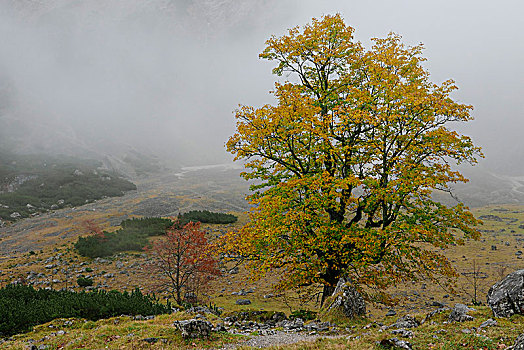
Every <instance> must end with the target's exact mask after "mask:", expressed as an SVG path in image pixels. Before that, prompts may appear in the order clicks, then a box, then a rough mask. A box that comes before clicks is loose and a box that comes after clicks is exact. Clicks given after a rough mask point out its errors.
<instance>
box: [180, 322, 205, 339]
mask: <svg viewBox="0 0 524 350" xmlns="http://www.w3.org/2000/svg"><path fill="white" fill-rule="evenodd" d="M174 325H175V326H176V327H177V328H178V329H179V330H180V331H181V332H182V337H184V338H205V337H209V334H211V330H212V329H213V325H212V324H211V322H209V321H204V320H197V319H191V320H185V321H175V323H174Z"/></svg>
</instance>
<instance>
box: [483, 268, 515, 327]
mask: <svg viewBox="0 0 524 350" xmlns="http://www.w3.org/2000/svg"><path fill="white" fill-rule="evenodd" d="M487 302H488V305H489V307H490V308H491V310H492V311H493V315H494V316H495V317H510V316H511V315H513V314H524V269H522V270H517V271H515V272H512V273H510V274H509V275H507V276H506V277H505V278H504V279H503V280H502V281H500V282H498V283H496V284H494V285H493V286H492V287H491V288H490V289H489V291H488V296H487Z"/></svg>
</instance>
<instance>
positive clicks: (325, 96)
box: [226, 15, 482, 298]
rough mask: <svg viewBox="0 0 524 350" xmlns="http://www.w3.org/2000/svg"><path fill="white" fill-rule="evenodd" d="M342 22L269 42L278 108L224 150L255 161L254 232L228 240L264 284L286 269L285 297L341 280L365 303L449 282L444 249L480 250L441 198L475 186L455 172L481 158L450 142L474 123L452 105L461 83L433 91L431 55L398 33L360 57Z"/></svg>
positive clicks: (468, 219) (465, 142)
mask: <svg viewBox="0 0 524 350" xmlns="http://www.w3.org/2000/svg"><path fill="white" fill-rule="evenodd" d="M353 32H354V29H353V28H351V27H350V26H348V25H346V24H345V23H344V21H343V19H342V18H341V16H340V15H333V16H329V15H328V16H324V17H322V18H321V19H313V20H312V22H311V23H310V24H308V25H306V26H304V27H303V28H299V27H296V28H293V29H291V30H289V32H288V34H287V35H284V36H282V37H271V38H270V39H269V40H268V41H267V47H266V48H265V50H264V51H263V52H262V53H261V54H260V57H261V58H264V59H267V60H270V61H274V62H276V64H277V66H276V68H275V69H274V70H273V73H274V74H276V75H279V76H282V75H285V76H287V77H288V80H287V81H285V82H281V83H277V84H275V90H274V92H273V94H274V96H275V98H276V104H274V105H265V106H262V107H260V108H255V107H250V106H241V107H240V108H239V109H238V110H237V111H236V119H237V131H236V133H235V134H234V135H233V136H232V137H231V138H230V139H229V141H228V142H227V148H228V150H229V151H230V152H231V153H233V154H234V155H235V157H236V158H235V159H243V160H247V162H246V168H247V170H246V172H244V173H243V174H242V176H243V177H245V178H246V179H248V180H256V182H255V183H256V184H255V185H253V186H252V189H253V191H254V194H253V195H252V196H250V200H251V202H252V203H253V204H254V208H253V209H252V210H251V212H250V219H251V220H250V222H249V223H248V224H247V225H245V226H244V227H243V228H242V230H241V231H240V232H237V233H231V234H230V235H229V236H228V237H227V238H226V241H227V242H226V247H227V249H228V250H229V251H234V252H235V253H237V254H239V255H242V256H243V257H245V258H246V259H247V261H249V264H250V266H251V267H252V271H253V272H254V274H255V275H257V274H258V275H263V274H264V273H266V272H267V271H268V270H271V269H275V268H280V269H281V270H280V271H282V278H281V281H280V287H282V288H289V287H294V286H298V285H304V284H311V283H321V284H324V285H325V286H326V288H325V293H328V292H329V291H330V290H331V288H332V287H333V286H334V285H335V284H336V282H337V280H338V279H339V278H340V277H341V276H343V275H345V276H347V277H349V278H351V279H352V281H354V283H355V284H356V285H357V286H366V288H361V290H365V291H367V292H368V294H367V297H368V298H371V297H372V295H371V294H369V291H370V290H377V291H378V292H380V291H382V290H384V289H385V288H387V287H388V286H391V285H394V284H395V283H397V282H399V281H402V280H406V279H411V280H414V279H417V278H420V277H421V276H424V277H426V278H427V277H429V278H437V277H438V276H442V275H444V276H453V275H454V270H453V268H452V267H451V265H450V263H449V262H448V261H447V260H446V259H445V257H444V256H443V255H441V254H439V253H438V250H437V249H436V248H445V247H447V246H448V245H450V244H460V243H461V242H462V240H461V238H460V236H459V235H458V234H459V233H460V235H462V237H471V238H478V237H479V232H478V231H477V230H475V229H474V228H473V227H474V225H476V224H477V220H476V219H475V218H474V217H473V215H472V214H471V213H470V212H469V211H468V208H466V207H465V206H463V205H462V204H457V205H456V206H453V207H447V206H445V205H443V204H441V203H438V202H435V201H434V200H432V198H431V194H432V192H434V191H435V190H444V191H450V187H449V185H450V184H451V183H455V182H464V181H467V180H466V179H465V178H464V177H463V176H462V175H461V174H460V173H459V172H458V171H456V170H454V169H453V168H452V165H453V164H460V163H462V162H469V163H472V164H474V163H475V162H476V158H477V157H479V156H482V154H481V152H480V149H479V148H478V147H476V146H474V145H473V143H472V141H471V139H470V138H469V137H467V136H464V135H460V134H459V133H457V132H456V131H454V130H452V129H451V128H450V124H451V123H453V122H467V121H469V120H471V119H472V117H471V114H470V113H471V110H472V106H469V105H465V104H461V103H459V102H456V101H455V100H453V99H452V97H451V93H452V92H453V91H455V90H456V89H457V87H456V86H455V84H454V82H453V81H452V80H448V81H445V82H443V83H442V84H435V83H432V82H431V81H430V80H429V73H428V71H427V70H426V69H425V68H424V66H423V65H422V62H424V60H425V58H424V57H423V56H422V51H423V47H422V45H416V46H406V45H404V44H403V43H402V40H401V37H400V36H399V35H397V34H393V33H391V34H390V35H388V36H387V37H386V38H382V39H378V38H375V39H372V42H373V45H372V46H371V47H370V48H369V49H365V48H364V47H363V45H362V44H361V43H359V42H357V41H355V40H354V38H353Z"/></svg>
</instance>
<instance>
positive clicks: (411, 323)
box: [388, 315, 420, 329]
mask: <svg viewBox="0 0 524 350" xmlns="http://www.w3.org/2000/svg"><path fill="white" fill-rule="evenodd" d="M419 325H420V323H419V322H418V321H417V320H416V319H415V318H414V317H413V316H411V315H405V316H402V317H399V318H398V320H397V322H395V323H393V324H392V325H391V326H389V327H388V328H394V329H401V328H416V327H418V326H419Z"/></svg>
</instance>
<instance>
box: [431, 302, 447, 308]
mask: <svg viewBox="0 0 524 350" xmlns="http://www.w3.org/2000/svg"><path fill="white" fill-rule="evenodd" d="M431 306H436V307H440V308H442V307H444V306H446V305H445V304H443V303H441V302H438V301H434V302H432V303H431Z"/></svg>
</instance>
